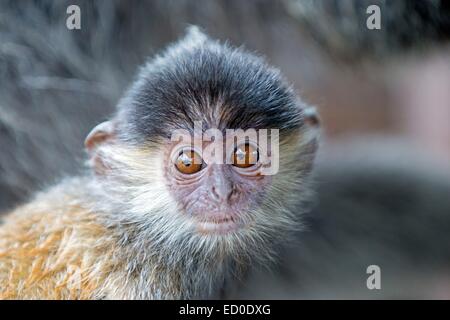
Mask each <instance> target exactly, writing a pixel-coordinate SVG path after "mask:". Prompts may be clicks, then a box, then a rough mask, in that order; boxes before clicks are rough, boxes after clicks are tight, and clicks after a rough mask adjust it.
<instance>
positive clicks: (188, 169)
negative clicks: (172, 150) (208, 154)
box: [175, 150, 203, 174]
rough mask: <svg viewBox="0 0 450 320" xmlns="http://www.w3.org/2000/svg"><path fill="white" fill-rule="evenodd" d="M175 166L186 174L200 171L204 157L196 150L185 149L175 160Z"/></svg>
mask: <svg viewBox="0 0 450 320" xmlns="http://www.w3.org/2000/svg"><path fill="white" fill-rule="evenodd" d="M175 167H176V168H177V169H178V171H180V172H181V173H184V174H193V173H196V172H199V171H200V170H201V169H202V167H203V159H202V158H201V157H200V155H199V154H198V153H197V152H195V151H194V150H183V151H181V152H180V154H179V155H178V158H177V159H176V161H175Z"/></svg>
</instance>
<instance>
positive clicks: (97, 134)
mask: <svg viewBox="0 0 450 320" xmlns="http://www.w3.org/2000/svg"><path fill="white" fill-rule="evenodd" d="M114 136H115V124H114V123H113V122H112V121H105V122H102V123H100V124H99V125H97V126H96V127H95V128H94V129H92V130H91V132H90V133H89V134H88V135H87V137H86V139H85V140H84V146H85V147H86V150H87V151H88V152H89V153H91V152H93V151H94V150H95V149H96V148H97V147H98V146H99V145H100V144H102V143H104V142H106V141H108V140H111V139H112V138H113V137H114Z"/></svg>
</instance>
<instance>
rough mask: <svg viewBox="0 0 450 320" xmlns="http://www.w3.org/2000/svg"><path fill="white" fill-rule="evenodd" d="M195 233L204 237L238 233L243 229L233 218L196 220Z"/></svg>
mask: <svg viewBox="0 0 450 320" xmlns="http://www.w3.org/2000/svg"><path fill="white" fill-rule="evenodd" d="M195 222H196V226H197V231H198V232H199V233H201V234H205V235H222V236H223V235H227V234H231V233H233V232H236V231H238V230H239V229H241V228H242V227H243V224H242V223H241V222H239V221H237V219H236V218H235V217H232V216H225V215H224V216H220V217H214V218H210V219H202V220H197V221H195Z"/></svg>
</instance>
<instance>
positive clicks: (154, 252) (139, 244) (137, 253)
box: [119, 226, 247, 299]
mask: <svg viewBox="0 0 450 320" xmlns="http://www.w3.org/2000/svg"><path fill="white" fill-rule="evenodd" d="M129 227H131V226H129ZM131 228H132V227H131ZM119 232H120V233H121V237H122V239H123V237H124V236H125V237H128V239H129V241H128V242H127V243H122V244H121V247H120V249H119V250H120V252H119V254H121V255H122V257H123V260H124V261H126V264H125V266H126V267H125V269H126V270H124V271H125V272H126V274H127V275H129V276H130V277H131V278H132V279H129V280H131V283H134V288H133V291H134V292H136V293H137V298H142V299H201V298H209V299H212V298H216V299H217V298H221V297H223V294H224V292H225V291H227V289H228V287H229V286H231V285H233V284H235V283H237V282H238V280H239V278H240V277H242V276H243V275H244V273H245V271H246V270H247V268H246V266H247V265H246V264H243V263H242V262H241V261H238V260H237V259H235V258H234V257H232V256H231V255H228V256H221V255H219V254H211V255H210V256H206V255H202V254H198V252H195V251H194V250H189V249H185V250H183V249H181V246H180V247H179V248H176V247H175V248H173V249H172V250H165V249H161V248H160V246H161V244H158V245H153V244H152V243H149V242H148V241H146V240H145V239H142V238H141V239H137V238H134V239H133V236H131V238H130V233H129V232H130V230H128V231H127V230H123V229H122V230H120V231H119ZM132 232H134V231H131V233H132Z"/></svg>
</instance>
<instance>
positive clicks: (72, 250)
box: [0, 178, 116, 299]
mask: <svg viewBox="0 0 450 320" xmlns="http://www.w3.org/2000/svg"><path fill="white" fill-rule="evenodd" d="M84 182H85V181H83V179H82V178H77V179H70V180H68V181H64V182H62V183H61V184H59V185H58V186H56V187H53V188H51V189H49V190H48V191H46V192H42V193H40V194H38V195H37V196H36V197H35V199H34V200H32V201H31V202H29V203H28V204H25V205H23V206H21V207H19V208H17V209H15V210H14V211H13V212H11V213H10V214H8V215H7V216H5V218H4V221H3V224H1V225H0V298H12V299H17V298H24V299H33V298H39V299H90V298H96V297H98V296H99V295H101V293H100V292H99V288H100V287H102V286H104V282H105V281H107V278H108V276H109V275H110V274H111V273H113V272H114V268H115V267H116V265H115V261H114V259H113V258H112V256H113V251H114V241H113V239H112V237H111V236H110V235H108V232H107V228H106V227H104V226H103V225H102V223H101V222H100V221H99V217H98V215H97V214H96V213H95V212H93V211H92V210H90V209H89V207H88V206H87V205H86V203H85V201H84V199H83V196H82V193H83V192H82V191H81V190H82V188H84V186H85V184H84Z"/></svg>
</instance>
